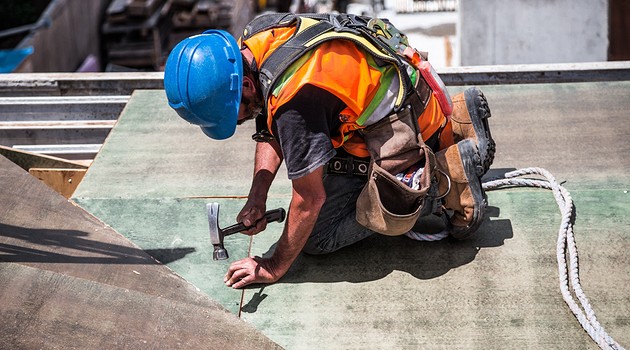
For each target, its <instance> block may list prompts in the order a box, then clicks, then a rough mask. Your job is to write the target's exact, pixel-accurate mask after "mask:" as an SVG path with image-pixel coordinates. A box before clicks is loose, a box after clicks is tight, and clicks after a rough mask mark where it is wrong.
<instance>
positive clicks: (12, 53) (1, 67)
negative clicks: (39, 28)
mask: <svg viewBox="0 0 630 350" xmlns="http://www.w3.org/2000/svg"><path fill="white" fill-rule="evenodd" d="M33 51H35V50H34V49H33V47H32V46H29V47H26V48H23V49H14V50H0V73H11V72H13V71H14V70H15V68H17V67H18V66H19V65H20V64H21V63H22V61H24V59H25V58H26V57H28V56H29V55H30V54H32V53H33Z"/></svg>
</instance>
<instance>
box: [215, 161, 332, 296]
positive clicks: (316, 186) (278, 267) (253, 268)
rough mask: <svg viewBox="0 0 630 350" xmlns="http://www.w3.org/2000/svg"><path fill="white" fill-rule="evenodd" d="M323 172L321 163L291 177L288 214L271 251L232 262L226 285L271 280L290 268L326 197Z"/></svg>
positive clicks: (304, 242) (239, 285)
mask: <svg viewBox="0 0 630 350" xmlns="http://www.w3.org/2000/svg"><path fill="white" fill-rule="evenodd" d="M322 175H323V167H320V168H318V169H317V170H315V171H314V172H312V173H310V174H308V175H305V176H303V177H300V178H298V179H295V180H293V192H292V198H291V205H290V207H289V214H288V217H287V221H286V224H285V226H284V231H283V233H282V236H281V237H280V239H279V240H278V243H277V246H276V249H275V251H274V253H273V255H272V256H271V258H268V259H264V258H260V257H254V258H247V259H243V260H239V261H237V262H235V263H233V264H232V265H230V268H229V269H228V272H227V274H226V276H225V283H226V285H228V286H231V287H233V288H241V287H244V286H246V285H248V284H251V283H273V282H275V281H277V280H278V279H280V277H282V276H283V275H284V274H285V273H286V272H287V271H288V270H289V267H291V264H292V263H293V261H295V258H297V256H298V255H299V254H300V252H301V251H302V248H303V247H304V245H305V244H306V241H307V240H308V237H309V235H310V234H311V232H312V230H313V227H314V226H315V221H316V220H317V216H318V215H319V211H320V209H321V207H322V205H323V204H324V202H325V201H326V191H325V190H324V184H323V182H322Z"/></svg>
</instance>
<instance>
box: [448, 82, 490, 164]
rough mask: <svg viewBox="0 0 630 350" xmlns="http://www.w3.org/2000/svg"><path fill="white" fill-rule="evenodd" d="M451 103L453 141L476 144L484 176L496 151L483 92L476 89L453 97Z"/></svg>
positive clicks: (472, 88)
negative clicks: (469, 140)
mask: <svg viewBox="0 0 630 350" xmlns="http://www.w3.org/2000/svg"><path fill="white" fill-rule="evenodd" d="M452 101H453V114H452V115H451V124H452V128H453V138H454V141H455V143H458V142H459V141H461V140H465V139H472V140H473V141H474V142H475V143H476V145H477V149H478V150H479V156H480V157H481V162H482V165H483V174H485V173H486V172H488V169H490V166H491V165H492V161H493V160H494V153H495V150H496V144H495V143H494V140H493V139H492V135H490V126H489V125H488V118H490V107H488V101H487V100H486V97H485V96H484V95H483V92H481V90H480V89H478V88H476V87H471V88H468V89H466V91H464V92H462V93H459V94H457V95H455V96H453V98H452ZM483 174H482V175H483Z"/></svg>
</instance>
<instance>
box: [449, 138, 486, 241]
mask: <svg viewBox="0 0 630 350" xmlns="http://www.w3.org/2000/svg"><path fill="white" fill-rule="evenodd" d="M457 148H458V150H459V154H460V155H461V158H462V165H463V167H464V172H465V173H466V179H467V180H468V186H469V187H470V192H471V194H472V197H473V200H474V202H475V206H474V208H473V217H472V220H471V222H470V224H468V226H467V227H466V228H463V229H461V228H458V229H454V228H453V227H452V228H451V230H450V231H451V232H450V233H451V236H453V237H455V238H456V239H467V238H470V237H471V236H472V235H473V234H474V233H475V232H476V231H477V229H478V228H479V226H480V225H481V223H482V222H483V219H484V216H485V213H486V207H487V205H488V197H487V196H486V193H485V192H484V191H483V188H482V185H481V176H483V174H482V173H483V165H482V162H481V157H480V154H479V152H478V150H477V147H476V146H475V143H474V142H473V141H472V140H470V139H469V140H463V141H460V142H459V143H458V144H457Z"/></svg>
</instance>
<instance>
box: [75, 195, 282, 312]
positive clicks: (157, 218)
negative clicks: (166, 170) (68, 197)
mask: <svg viewBox="0 0 630 350" xmlns="http://www.w3.org/2000/svg"><path fill="white" fill-rule="evenodd" d="M76 201H77V203H78V204H79V205H80V206H81V207H83V208H85V209H86V210H88V211H90V212H91V213H92V214H93V215H95V216H97V217H98V218H99V219H100V220H102V221H103V222H105V223H106V224H108V225H110V226H111V227H112V228H113V229H115V230H116V231H117V232H119V233H121V234H122V235H124V236H125V237H127V238H128V239H130V240H131V241H133V242H134V243H135V244H137V245H138V246H139V247H140V248H142V249H143V250H145V251H147V252H148V253H150V254H151V255H152V256H153V257H154V258H156V259H157V260H159V261H160V262H162V263H164V264H166V265H167V266H168V267H169V268H171V269H172V270H173V271H175V272H176V273H177V274H178V275H180V276H182V277H184V278H185V279H186V280H187V281H189V282H190V283H192V284H194V285H195V286H196V287H197V288H199V289H200V290H202V291H203V292H205V293H206V294H207V295H209V296H210V297H211V298H212V299H214V300H216V301H217V302H219V303H220V304H222V305H223V306H224V307H226V308H227V309H228V310H230V311H231V312H233V313H235V314H237V313H238V310H239V305H240V301H241V291H239V290H235V289H232V288H228V287H226V286H225V285H224V283H223V276H224V275H225V273H226V272H227V268H228V266H229V264H230V263H232V262H234V261H236V260H239V259H242V258H244V257H246V256H247V255H248V252H249V246H250V238H249V237H248V236H245V235H242V234H235V235H232V236H228V237H226V238H225V242H224V245H225V248H226V249H227V251H228V253H229V256H230V258H229V259H228V260H222V261H214V260H212V252H213V246H212V244H211V243H210V238H209V237H210V236H209V227H208V216H207V212H206V203H210V202H218V203H219V215H220V218H219V226H220V227H221V228H225V227H227V226H230V225H232V224H234V223H236V215H237V214H238V212H239V211H240V209H241V208H242V206H243V204H244V203H245V201H244V200H235V199H219V200H217V199H178V198H161V199H115V198H114V199H78V200H76ZM271 205H275V206H276V207H280V206H283V205H284V206H285V207H286V205H285V204H284V203H283V200H277V199H272V200H270V202H269V209H272V207H271ZM274 208H275V207H274ZM282 227H283V224H278V223H272V224H269V226H268V228H267V230H266V232H265V233H270V234H276V233H277V234H279V233H280V232H281V231H282Z"/></svg>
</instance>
